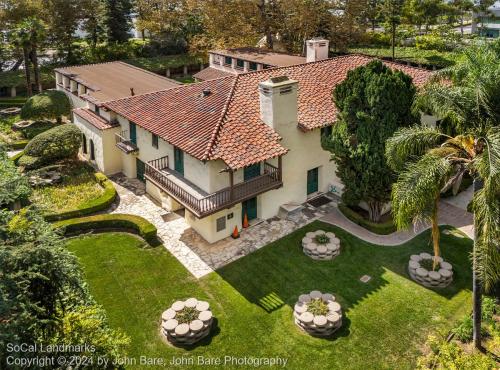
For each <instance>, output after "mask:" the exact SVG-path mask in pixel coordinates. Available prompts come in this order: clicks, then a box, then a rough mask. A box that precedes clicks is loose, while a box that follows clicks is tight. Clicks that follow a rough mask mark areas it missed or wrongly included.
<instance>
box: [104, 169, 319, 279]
mask: <svg viewBox="0 0 500 370" xmlns="http://www.w3.org/2000/svg"><path fill="white" fill-rule="evenodd" d="M110 179H111V181H113V184H114V186H115V188H116V190H117V192H118V195H119V201H118V202H117V203H116V204H115V205H113V207H112V208H111V210H110V212H111V213H129V214H134V215H138V216H141V217H144V218H145V219H147V220H148V221H150V222H151V223H152V224H153V225H155V226H156V228H157V229H158V237H159V238H160V239H161V240H162V242H163V244H164V246H165V247H166V248H167V250H168V251H169V252H170V253H172V254H173V255H174V256H175V257H176V258H177V259H178V260H179V261H180V262H181V263H182V264H183V265H184V266H185V267H186V268H187V269H188V270H189V271H190V272H191V273H192V274H193V275H194V276H195V277H197V278H200V277H202V276H204V275H207V274H209V273H211V272H212V271H214V270H216V269H218V268H220V267H222V266H225V265H226V264H228V263H230V262H232V261H235V260H237V259H238V258H241V257H243V256H246V255H247V254H249V253H252V252H253V251H255V250H257V249H259V248H262V247H263V246H265V245H267V244H269V243H271V242H273V241H274V240H277V239H279V238H282V237H283V236H285V235H287V234H289V233H291V232H292V231H294V230H296V229H298V228H301V227H302V226H304V225H306V224H308V223H310V222H312V221H314V220H317V219H319V218H320V217H322V216H324V215H325V214H326V212H327V208H326V207H327V206H323V207H322V208H321V207H320V209H316V208H314V207H312V206H307V207H306V208H305V209H304V210H303V212H301V213H299V214H298V215H297V216H296V217H294V219H292V220H281V219H278V218H273V219H270V220H265V221H261V222H259V223H257V224H255V225H253V226H250V227H249V228H248V229H245V230H243V231H242V232H241V236H240V238H239V239H236V240H235V239H232V238H231V237H228V238H225V239H223V240H220V241H218V242H216V243H213V244H209V243H207V242H206V241H205V240H204V239H203V238H202V237H201V236H200V235H199V234H198V233H197V232H196V231H194V230H193V229H192V228H191V227H190V226H189V225H188V224H187V223H186V221H185V220H184V217H183V215H182V214H178V213H177V212H168V211H167V210H165V209H163V208H161V207H160V205H159V204H158V203H157V202H156V201H155V200H153V199H152V198H150V197H149V196H148V195H147V194H146V192H145V189H144V184H143V183H142V182H140V181H139V180H137V179H128V178H126V177H125V176H124V175H115V176H111V177H110Z"/></svg>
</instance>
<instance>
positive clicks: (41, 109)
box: [21, 90, 71, 123]
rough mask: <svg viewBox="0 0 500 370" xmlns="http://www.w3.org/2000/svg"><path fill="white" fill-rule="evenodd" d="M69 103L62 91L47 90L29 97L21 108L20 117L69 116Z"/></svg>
mask: <svg viewBox="0 0 500 370" xmlns="http://www.w3.org/2000/svg"><path fill="white" fill-rule="evenodd" d="M70 112H71V103H70V101H69V99H68V97H67V96H66V94H65V93H64V92H62V91H58V90H48V91H44V92H43V93H41V94H38V95H35V96H32V97H31V98H29V99H28V100H27V101H26V103H25V104H24V105H23V107H22V109H21V118H22V119H32V120H36V119H56V120H57V121H58V122H59V123H60V122H61V119H62V118H61V117H62V116H69V115H70Z"/></svg>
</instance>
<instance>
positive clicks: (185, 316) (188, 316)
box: [175, 307, 200, 324]
mask: <svg viewBox="0 0 500 370" xmlns="http://www.w3.org/2000/svg"><path fill="white" fill-rule="evenodd" d="M199 314H200V312H199V311H198V310H197V309H196V308H194V307H184V308H183V309H182V310H180V311H179V312H177V314H176V315H175V319H176V320H177V322H178V323H179V324H189V323H190V322H191V321H194V320H196V319H197V318H198V315H199Z"/></svg>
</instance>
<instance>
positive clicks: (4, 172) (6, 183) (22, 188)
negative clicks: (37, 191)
mask: <svg viewBox="0 0 500 370" xmlns="http://www.w3.org/2000/svg"><path fill="white" fill-rule="evenodd" d="M30 194H31V188H30V186H29V184H28V180H27V179H26V177H25V176H23V175H22V174H21V173H20V172H19V170H18V168H16V166H15V164H14V162H12V160H10V159H9V158H8V157H7V154H6V153H5V152H4V151H3V150H2V149H1V148H0V206H1V205H8V204H11V203H13V202H16V201H23V200H26V199H27V198H28V197H29V195H30Z"/></svg>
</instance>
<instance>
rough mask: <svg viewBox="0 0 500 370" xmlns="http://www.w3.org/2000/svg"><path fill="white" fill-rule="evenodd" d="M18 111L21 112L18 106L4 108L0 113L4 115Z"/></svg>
mask: <svg viewBox="0 0 500 370" xmlns="http://www.w3.org/2000/svg"><path fill="white" fill-rule="evenodd" d="M20 112H21V108H18V107H10V108H5V109H2V110H0V114H3V115H5V116H10V115H14V114H19V113H20Z"/></svg>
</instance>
